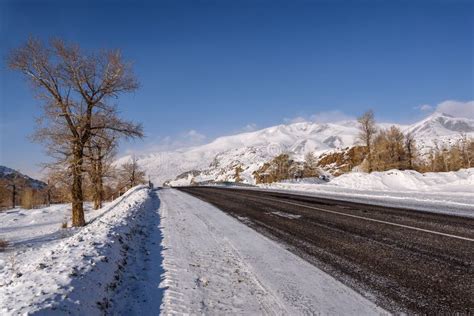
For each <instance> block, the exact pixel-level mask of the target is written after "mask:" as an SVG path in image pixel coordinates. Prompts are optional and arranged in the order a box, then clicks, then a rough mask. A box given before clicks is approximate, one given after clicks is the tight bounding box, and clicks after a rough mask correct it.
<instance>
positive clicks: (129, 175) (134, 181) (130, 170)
mask: <svg viewBox="0 0 474 316" xmlns="http://www.w3.org/2000/svg"><path fill="white" fill-rule="evenodd" d="M119 174H120V178H121V181H120V183H123V184H124V185H126V186H128V187H129V188H133V187H134V186H136V185H139V184H144V183H146V180H145V172H144V171H143V170H141V168H140V166H139V165H138V161H137V158H136V157H135V156H133V157H132V158H131V160H130V161H129V162H127V163H125V164H123V165H122V167H121V168H120V171H119Z"/></svg>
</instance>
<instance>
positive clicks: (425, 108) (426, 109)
mask: <svg viewBox="0 0 474 316" xmlns="http://www.w3.org/2000/svg"><path fill="white" fill-rule="evenodd" d="M414 109H415V110H419V111H421V112H431V111H433V107H432V106H431V105H429V104H422V105H418V106H415V108H414Z"/></svg>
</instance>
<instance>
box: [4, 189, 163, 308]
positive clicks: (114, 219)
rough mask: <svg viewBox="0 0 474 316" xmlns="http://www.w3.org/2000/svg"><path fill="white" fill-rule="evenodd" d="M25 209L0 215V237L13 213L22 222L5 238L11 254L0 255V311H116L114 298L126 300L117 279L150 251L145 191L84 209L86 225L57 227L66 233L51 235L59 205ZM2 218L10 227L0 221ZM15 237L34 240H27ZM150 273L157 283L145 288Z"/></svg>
mask: <svg viewBox="0 0 474 316" xmlns="http://www.w3.org/2000/svg"><path fill="white" fill-rule="evenodd" d="M28 212H30V211H25V210H15V211H14V212H8V213H0V223H2V225H5V226H3V227H2V235H3V232H4V229H5V228H6V225H8V223H11V222H12V221H13V222H15V221H14V219H12V216H14V215H15V216H17V218H18V221H16V222H18V223H21V224H22V225H24V226H21V225H18V226H17V227H14V229H12V230H9V231H7V232H6V233H5V236H7V237H8V236H9V237H10V238H11V239H12V241H13V249H9V250H8V251H6V252H2V253H0V314H2V315H12V314H29V313H33V312H38V311H40V312H41V313H44V314H51V313H56V314H64V313H65V312H68V313H71V314H83V315H100V314H103V313H104V311H106V310H121V305H120V304H118V303H115V304H114V302H118V301H119V300H118V299H116V298H114V293H116V295H121V296H119V297H118V298H121V297H126V293H127V286H122V285H121V280H122V279H123V276H130V274H131V273H132V274H133V269H132V270H130V268H129V267H130V266H128V265H127V261H131V262H133V261H134V260H135V261H138V262H144V260H142V259H143V257H144V256H145V257H146V256H147V254H148V253H142V252H141V250H142V249H143V247H142V246H144V245H146V244H147V242H146V239H147V236H148V235H147V234H146V231H149V230H150V229H149V225H154V224H156V225H157V221H156V219H154V217H153V213H154V212H155V216H156V207H155V205H154V199H152V198H151V197H150V194H149V190H148V189H147V188H146V187H143V186H142V187H135V188H133V189H131V190H129V191H128V192H127V193H125V194H124V195H123V196H122V197H120V198H119V199H117V200H115V201H114V202H112V203H110V204H109V205H107V206H105V207H104V208H103V209H102V210H100V211H97V212H96V211H90V212H89V214H88V215H89V216H88V220H89V224H88V225H87V226H85V227H82V228H68V229H63V230H62V231H64V234H62V233H57V228H58V227H59V224H58V221H61V219H62V216H63V215H64V208H63V206H53V207H50V208H45V209H41V210H34V211H32V212H31V213H28ZM93 212H96V213H95V214H94V215H91V214H92V213H93ZM20 214H22V215H20ZM48 215H50V219H51V222H52V223H48V220H47V218H48ZM4 218H6V219H7V220H8V223H6V224H3V223H5V222H4V221H3V219H4ZM147 227H148V229H147ZM155 230H157V229H156V227H155ZM20 232H23V233H24V234H26V235H31V236H33V238H30V237H27V238H26V240H27V241H25V240H23V239H21V238H20V237H19V236H20V235H21V234H20ZM45 236H47V237H48V238H44V237H45ZM31 239H33V240H35V241H36V242H31ZM127 250H129V251H127ZM150 255H152V254H150ZM154 255H155V256H156V253H155V254H154ZM134 258H136V259H134ZM158 265H159V264H158ZM145 275H146V274H145ZM153 275H156V278H155V279H151V280H148V283H150V282H153V281H154V284H155V288H157V286H158V282H159V274H154V273H153ZM138 281H140V280H139V279H137V282H138ZM141 282H143V280H141ZM132 283H133V282H132ZM149 287H150V288H151V287H152V286H149ZM145 289H146V287H145ZM142 297H143V296H140V295H138V296H137V298H142Z"/></svg>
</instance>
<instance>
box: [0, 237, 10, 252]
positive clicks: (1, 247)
mask: <svg viewBox="0 0 474 316" xmlns="http://www.w3.org/2000/svg"><path fill="white" fill-rule="evenodd" d="M7 247H8V241H6V240H5V239H0V252H2V251H5V250H6V249H7Z"/></svg>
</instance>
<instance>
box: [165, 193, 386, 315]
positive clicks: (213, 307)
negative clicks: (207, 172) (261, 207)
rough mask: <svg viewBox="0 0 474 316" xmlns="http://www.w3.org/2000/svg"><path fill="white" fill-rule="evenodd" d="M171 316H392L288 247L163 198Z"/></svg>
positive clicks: (179, 199)
mask: <svg viewBox="0 0 474 316" xmlns="http://www.w3.org/2000/svg"><path fill="white" fill-rule="evenodd" d="M159 196H160V200H161V208H160V212H161V216H162V227H163V233H164V240H163V247H164V249H165V250H164V251H163V254H164V269H165V271H166V272H165V279H164V281H163V286H166V287H167V290H166V291H165V296H164V303H163V310H162V312H163V313H164V314H167V315H168V314H175V313H176V314H215V315H229V314H231V315H242V314H245V315H261V314H266V315H268V314H270V315H302V314H304V315H311V314H324V315H375V314H383V313H384V311H383V310H382V309H380V308H378V307H377V306H375V305H374V304H373V303H371V302H370V301H368V300H367V299H365V298H364V297H362V296H361V295H360V294H358V293H356V292H354V291H353V290H352V289H350V288H348V287H346V286H345V285H343V284H341V283H340V282H338V281H336V280H335V279H334V278H332V277H330V276H329V275H327V274H325V273H324V272H322V271H321V270H319V269H317V268H315V267H314V266H312V265H311V264H309V263H308V262H306V261H304V260H303V259H301V258H299V257H297V256H296V255H294V254H292V253H290V252H289V251H287V250H286V249H285V248H284V247H283V246H281V245H279V244H277V243H276V242H274V241H272V240H270V239H268V238H266V237H264V236H262V235H260V234H258V233H257V232H255V231H254V230H252V229H251V228H249V227H247V226H245V225H243V224H242V223H240V222H239V221H237V220H236V219H234V218H232V217H230V216H228V215H226V214H224V213H223V212H221V211H220V210H218V209H217V208H215V207H213V206H211V205H209V204H208V203H205V202H203V201H201V200H198V199H196V198H194V197H191V196H189V195H187V194H185V193H182V192H179V191H176V190H173V189H164V190H161V191H160V194H159Z"/></svg>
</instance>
